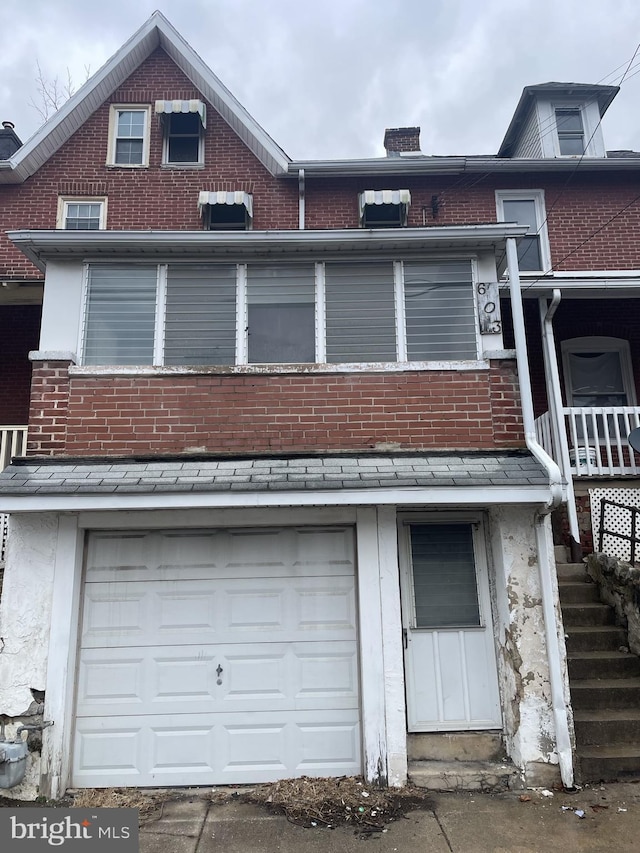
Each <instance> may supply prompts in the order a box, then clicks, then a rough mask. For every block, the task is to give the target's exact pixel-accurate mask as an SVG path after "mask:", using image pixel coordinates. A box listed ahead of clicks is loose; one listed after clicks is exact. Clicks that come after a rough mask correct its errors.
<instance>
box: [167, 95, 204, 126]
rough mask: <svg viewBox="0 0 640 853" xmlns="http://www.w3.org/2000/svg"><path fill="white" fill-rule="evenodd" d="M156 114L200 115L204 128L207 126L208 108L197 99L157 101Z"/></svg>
mask: <svg viewBox="0 0 640 853" xmlns="http://www.w3.org/2000/svg"><path fill="white" fill-rule="evenodd" d="M156 113H159V114H161V115H167V114H170V113H198V115H199V116H200V121H201V122H202V126H203V127H205V128H206V126H207V108H206V106H205V105H204V104H203V103H202V101H198V100H197V99H195V98H194V99H193V100H191V101H156Z"/></svg>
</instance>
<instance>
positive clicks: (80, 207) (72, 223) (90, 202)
mask: <svg viewBox="0 0 640 853" xmlns="http://www.w3.org/2000/svg"><path fill="white" fill-rule="evenodd" d="M106 207H107V200H106V198H104V197H102V198H64V197H61V198H60V199H58V219H57V223H56V227H57V228H63V229H65V230H67V231H98V230H102V229H103V228H106Z"/></svg>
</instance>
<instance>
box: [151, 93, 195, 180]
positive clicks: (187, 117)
mask: <svg viewBox="0 0 640 853" xmlns="http://www.w3.org/2000/svg"><path fill="white" fill-rule="evenodd" d="M155 111H156V113H159V114H161V115H162V119H163V148H162V162H163V163H165V164H167V165H169V166H197V165H201V164H202V163H203V162H204V129H205V128H206V108H205V105H204V104H203V103H202V101H198V100H191V101H156V104H155Z"/></svg>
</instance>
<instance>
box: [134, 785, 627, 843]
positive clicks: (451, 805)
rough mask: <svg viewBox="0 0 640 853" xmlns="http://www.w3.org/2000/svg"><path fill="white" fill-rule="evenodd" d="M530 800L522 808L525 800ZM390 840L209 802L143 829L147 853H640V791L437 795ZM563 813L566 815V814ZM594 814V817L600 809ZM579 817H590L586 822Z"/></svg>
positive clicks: (166, 808)
mask: <svg viewBox="0 0 640 853" xmlns="http://www.w3.org/2000/svg"><path fill="white" fill-rule="evenodd" d="M523 796H525V797H530V798H531V799H530V800H527V801H522V800H521V797H523ZM432 805H433V807H432V809H430V810H427V811H414V812H410V813H409V814H408V815H407V817H406V818H401V819H399V820H397V821H394V822H392V823H390V824H388V827H387V831H386V832H375V833H373V834H371V835H364V836H363V835H361V834H360V833H359V832H358V830H357V829H356V828H355V827H353V826H351V827H349V826H346V827H338V828H336V829H326V828H321V827H317V828H311V829H304V828H302V827H299V826H295V825H293V824H291V823H289V822H288V821H287V819H286V818H285V817H281V816H274V815H270V814H269V813H268V812H267V811H266V810H265V809H263V808H261V807H259V806H253V805H248V804H246V803H242V802H237V803H235V802H232V803H229V802H225V803H211V802H210V801H209V800H208V798H207V795H206V793H204V792H203V793H202V794H200V793H196V794H194V796H193V797H192V798H191V799H184V800H178V801H171V802H166V803H164V805H163V807H162V809H161V811H160V813H159V816H158V818H156V819H152V820H150V821H149V822H147V823H146V824H144V825H143V826H141V828H140V853H214V851H215V853H352V851H356V850H357V851H363V850H367V849H369V848H372V849H373V850H374V851H376V853H547V851H562V853H574V851H580V853H582V851H593V853H609V851H615V853H632V852H633V853H637V852H638V851H639V850H640V784H633V783H617V784H608V785H596V786H594V787H590V788H586V789H584V790H582V791H580V792H578V793H577V794H563V793H561V792H557V791H556V792H554V796H553V797H548V796H544V795H543V794H542V792H541V791H540V790H535V791H526V792H513V793H507V794H478V793H474V794H437V793H436V794H433V797H432ZM563 806H565V807H567V808H566V810H563ZM594 807H595V808H594ZM575 810H582V811H584V817H583V818H581V817H579V816H578V815H576V813H575Z"/></svg>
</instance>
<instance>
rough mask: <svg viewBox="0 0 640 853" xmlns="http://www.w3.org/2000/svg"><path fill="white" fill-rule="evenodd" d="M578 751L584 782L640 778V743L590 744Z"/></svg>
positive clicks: (581, 777) (581, 778)
mask: <svg viewBox="0 0 640 853" xmlns="http://www.w3.org/2000/svg"><path fill="white" fill-rule="evenodd" d="M577 753H578V762H579V766H580V781H581V782H583V783H584V782H601V781H604V782H611V781H614V780H617V781H622V780H625V779H626V780H630V779H640V744H637V743H636V744H621V745H616V746H588V747H584V748H581V749H578V750H577Z"/></svg>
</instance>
